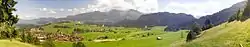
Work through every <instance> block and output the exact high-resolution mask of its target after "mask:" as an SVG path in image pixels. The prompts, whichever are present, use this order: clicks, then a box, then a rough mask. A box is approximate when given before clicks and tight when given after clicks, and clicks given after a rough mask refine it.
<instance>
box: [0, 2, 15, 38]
mask: <svg viewBox="0 0 250 47" xmlns="http://www.w3.org/2000/svg"><path fill="white" fill-rule="evenodd" d="M16 4H17V2H16V1H14V0H0V27H1V29H0V31H1V38H4V37H7V38H12V37H13V34H12V32H15V26H14V24H16V23H17V21H18V17H17V15H15V16H14V15H12V14H13V13H12V11H16V9H15V8H14V6H15V5H16Z"/></svg>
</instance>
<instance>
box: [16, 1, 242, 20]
mask: <svg viewBox="0 0 250 47" xmlns="http://www.w3.org/2000/svg"><path fill="white" fill-rule="evenodd" d="M17 1H18V4H17V5H16V6H15V7H16V8H17V10H18V11H16V12H15V13H16V14H18V15H19V17H20V18H21V19H35V18H41V17H57V18H58V17H65V16H68V15H75V14H79V13H86V12H92V11H102V12H105V11H109V10H111V9H118V10H128V9H135V10H138V11H140V12H143V13H155V12H172V13H186V14H192V15H194V17H196V18H199V17H201V16H205V15H210V14H213V13H215V12H218V11H220V10H222V9H225V8H228V7H230V6H231V5H233V4H235V3H237V2H241V1H244V0H17Z"/></svg>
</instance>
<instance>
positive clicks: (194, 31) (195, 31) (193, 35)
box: [186, 23, 202, 42]
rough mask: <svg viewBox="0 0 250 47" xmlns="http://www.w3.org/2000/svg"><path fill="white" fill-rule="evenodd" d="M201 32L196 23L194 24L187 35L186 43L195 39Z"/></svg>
mask: <svg viewBox="0 0 250 47" xmlns="http://www.w3.org/2000/svg"><path fill="white" fill-rule="evenodd" d="M201 31H202V30H201V28H200V27H199V26H198V25H197V23H195V24H194V25H193V27H192V30H191V31H190V32H189V33H188V35H187V38H186V42H190V41H192V40H194V39H196V36H198V35H199V34H200V33H201Z"/></svg>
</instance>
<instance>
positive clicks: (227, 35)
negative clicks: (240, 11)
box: [175, 20, 250, 47]
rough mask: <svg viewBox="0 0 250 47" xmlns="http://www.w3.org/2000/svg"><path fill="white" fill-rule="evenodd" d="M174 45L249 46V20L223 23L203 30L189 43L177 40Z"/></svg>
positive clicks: (186, 46)
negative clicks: (198, 36) (199, 35)
mask: <svg viewBox="0 0 250 47" xmlns="http://www.w3.org/2000/svg"><path fill="white" fill-rule="evenodd" d="M175 46H176V47H240V46H244V47H250V20H247V21H245V22H239V21H234V22H231V23H224V24H221V25H219V26H217V27H214V28H212V29H209V30H206V31H204V32H203V34H202V35H201V37H200V38H198V39H196V40H194V41H193V42H190V43H183V42H179V44H178V43H176V45H175Z"/></svg>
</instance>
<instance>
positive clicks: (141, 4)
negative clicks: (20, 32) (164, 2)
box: [86, 0, 158, 13]
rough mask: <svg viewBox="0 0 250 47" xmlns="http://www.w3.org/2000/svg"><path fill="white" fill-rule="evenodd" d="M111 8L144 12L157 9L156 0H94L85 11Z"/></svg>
mask: <svg viewBox="0 0 250 47" xmlns="http://www.w3.org/2000/svg"><path fill="white" fill-rule="evenodd" d="M111 9H118V10H128V9H135V10H138V11H141V12H144V13H150V12H156V11H158V1H157V0H96V3H95V4H90V5H88V8H87V10H86V11H109V10H111Z"/></svg>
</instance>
